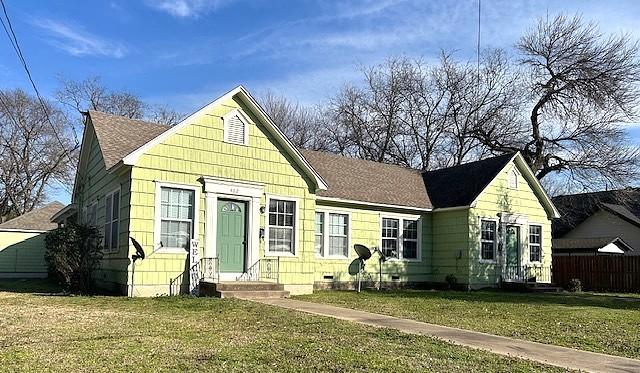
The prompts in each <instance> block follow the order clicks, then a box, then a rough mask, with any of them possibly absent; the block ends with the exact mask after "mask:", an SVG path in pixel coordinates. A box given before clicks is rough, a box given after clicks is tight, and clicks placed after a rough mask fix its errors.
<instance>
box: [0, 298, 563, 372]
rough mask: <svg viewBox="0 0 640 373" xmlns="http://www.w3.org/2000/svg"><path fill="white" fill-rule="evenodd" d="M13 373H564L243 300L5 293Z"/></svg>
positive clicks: (5, 347)
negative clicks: (177, 372)
mask: <svg viewBox="0 0 640 373" xmlns="http://www.w3.org/2000/svg"><path fill="white" fill-rule="evenodd" d="M0 315H1V317H0V329H1V330H2V333H0V367H2V369H3V370H9V371H74V372H78V371H80V372H82V371H87V372H88V371H91V372H94V371H103V372H117V371H127V372H129V371H198V370H206V371H219V372H236V371H237V372H240V371H243V372H244V371H308V372H318V371H322V372H325V371H336V372H337V371H361V372H365V371H366V372H370V371H381V372H405V371H407V372H408V371H416V370H419V371H434V372H451V371H477V372H496V371H497V372H500V371H502V372H529V371H557V369H555V368H551V367H548V366H544V365H540V364H537V363H532V362H528V361H524V360H519V359H512V358H506V357H502V356H498V355H494V354H490V353H487V352H482V351H475V350H471V349H468V348H464V347H460V346H454V345H450V344H447V343H443V342H439V341H436V340H434V339H431V338H428V337H423V336H412V335H406V334H402V333H400V332H396V331H391V330H381V329H376V328H370V327H365V326H361V325H355V324H351V323H347V322H343V321H337V320H334V319H330V318H324V317H317V316H310V315H306V314H301V313H297V312H292V311H287V310H282V309H278V308H272V307H269V306H265V305H260V304H255V303H251V302H244V301H237V300H220V299H212V298H176V297H174V298H155V299H127V298H120V297H70V296H51V295H47V296H42V295H33V294H29V293H9V292H0Z"/></svg>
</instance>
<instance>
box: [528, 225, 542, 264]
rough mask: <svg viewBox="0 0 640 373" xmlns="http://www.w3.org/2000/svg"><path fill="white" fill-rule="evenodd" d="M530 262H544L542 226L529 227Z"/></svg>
mask: <svg viewBox="0 0 640 373" xmlns="http://www.w3.org/2000/svg"><path fill="white" fill-rule="evenodd" d="M529 261H530V262H540V261H542V226H540V225H530V226H529Z"/></svg>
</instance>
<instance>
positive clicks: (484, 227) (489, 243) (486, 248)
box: [480, 220, 497, 261]
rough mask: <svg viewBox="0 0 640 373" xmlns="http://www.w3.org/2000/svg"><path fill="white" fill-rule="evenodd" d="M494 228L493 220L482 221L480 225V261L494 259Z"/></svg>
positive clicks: (495, 225)
mask: <svg viewBox="0 0 640 373" xmlns="http://www.w3.org/2000/svg"><path fill="white" fill-rule="evenodd" d="M496 227H497V223H496V222H495V221H493V220H482V221H481V223H480V257H481V259H482V260H490V261H492V260H495V259H496Z"/></svg>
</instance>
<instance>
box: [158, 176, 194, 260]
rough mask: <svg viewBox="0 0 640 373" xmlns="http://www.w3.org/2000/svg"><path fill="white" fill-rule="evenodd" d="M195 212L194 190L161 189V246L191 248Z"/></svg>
mask: <svg viewBox="0 0 640 373" xmlns="http://www.w3.org/2000/svg"><path fill="white" fill-rule="evenodd" d="M194 210H195V191H194V190H192V189H180V188H172V187H161V188H160V245H161V246H162V247H163V248H166V249H184V250H187V249H188V248H189V244H190V241H191V239H192V238H193V234H194V233H193V232H194V223H193V222H194V214H195V211H194Z"/></svg>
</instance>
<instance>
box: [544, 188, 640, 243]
mask: <svg viewBox="0 0 640 373" xmlns="http://www.w3.org/2000/svg"><path fill="white" fill-rule="evenodd" d="M553 202H554V203H555V205H556V206H557V207H558V210H560V213H561V215H562V218H561V219H558V220H556V221H554V223H553V238H554V250H555V248H556V247H558V248H560V247H562V253H563V254H564V255H566V254H567V253H569V252H573V253H577V252H580V253H583V254H584V253H588V252H591V254H596V253H599V254H609V255H611V254H623V255H631V256H636V255H640V189H635V188H627V189H622V190H611V191H602V192H594V193H582V194H572V195H565V196H558V197H555V198H553ZM617 239H619V240H617ZM616 240H617V241H616ZM620 241H622V243H621V242H620ZM556 243H557V244H558V245H556ZM609 244H614V245H615V246H617V247H618V249H619V250H618V251H616V252H611V250H609V251H608V252H607V251H603V248H604V247H605V246H607V245H609ZM594 245H595V246H600V247H598V248H597V250H595V251H594V250H590V249H595V247H579V246H594ZM570 246H571V248H570Z"/></svg>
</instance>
